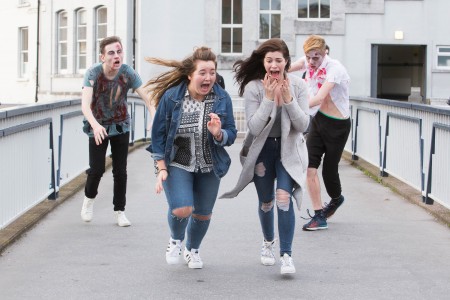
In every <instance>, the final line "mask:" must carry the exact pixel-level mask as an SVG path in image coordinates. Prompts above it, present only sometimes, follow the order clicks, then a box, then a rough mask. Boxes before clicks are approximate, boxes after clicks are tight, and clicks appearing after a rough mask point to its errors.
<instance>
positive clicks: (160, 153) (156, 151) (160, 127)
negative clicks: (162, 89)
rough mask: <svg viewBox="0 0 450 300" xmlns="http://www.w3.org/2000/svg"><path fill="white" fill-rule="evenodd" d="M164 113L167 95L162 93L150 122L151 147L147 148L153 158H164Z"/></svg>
mask: <svg viewBox="0 0 450 300" xmlns="http://www.w3.org/2000/svg"><path fill="white" fill-rule="evenodd" d="M166 114H167V97H166V95H163V96H162V97H161V99H160V101H159V104H158V107H157V108H156V112H155V116H154V118H153V124H152V140H151V147H149V149H150V152H151V154H152V158H153V159H154V160H162V159H164V152H165V148H166V139H167V129H166V126H167V124H166V119H167V118H166Z"/></svg>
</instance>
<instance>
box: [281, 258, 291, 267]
mask: <svg viewBox="0 0 450 300" xmlns="http://www.w3.org/2000/svg"><path fill="white" fill-rule="evenodd" d="M291 262H292V260H291V257H289V256H286V257H284V256H283V257H281V265H282V266H283V267H285V266H290V265H291Z"/></svg>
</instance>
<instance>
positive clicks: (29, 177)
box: [0, 95, 149, 229]
mask: <svg viewBox="0 0 450 300" xmlns="http://www.w3.org/2000/svg"><path fill="white" fill-rule="evenodd" d="M128 109H129V112H130V116H131V128H132V131H131V134H130V144H133V143H134V142H135V141H138V140H142V139H147V133H148V127H149V126H148V123H149V114H148V112H147V109H146V107H145V105H144V103H143V101H142V100H141V99H140V98H137V97H135V96H133V95H130V96H129V97H128ZM82 120H83V114H82V113H81V100H79V99H78V100H67V101H58V102H54V103H46V104H35V105H28V106H22V107H17V108H10V109H8V110H5V111H1V112H0V166H1V170H2V171H1V173H0V195H1V198H0V229H1V228H4V227H5V226H6V225H8V224H9V223H11V222H12V221H14V220H15V219H16V218H18V217H19V216H20V215H22V214H23V213H24V212H26V211H27V210H29V209H30V208H32V207H33V206H35V205H36V204H38V203H39V202H41V201H43V200H45V199H47V198H48V199H56V198H57V197H58V191H59V190H60V188H61V187H62V186H63V185H64V184H66V183H68V182H70V181H71V180H72V179H74V178H75V177H77V176H78V175H80V174H81V173H83V172H85V170H86V169H87V168H88V167H89V157H88V151H87V149H88V138H87V136H86V134H85V133H84V132H83V130H82V126H83V123H82ZM54 141H55V143H54ZM110 153H111V152H110V149H109V147H108V150H107V155H110Z"/></svg>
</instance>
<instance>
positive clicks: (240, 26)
mask: <svg viewBox="0 0 450 300" xmlns="http://www.w3.org/2000/svg"><path fill="white" fill-rule="evenodd" d="M223 1H224V0H222V6H221V7H222V10H223ZM229 1H230V2H231V16H230V18H231V23H230V24H224V23H223V19H222V17H223V16H222V14H221V16H220V18H221V20H220V22H221V32H222V31H223V29H230V31H231V38H230V42H231V49H230V52H223V49H222V44H223V40H222V38H223V36H222V34H221V38H220V50H221V54H224V55H234V54H242V48H243V40H244V37H243V31H244V28H243V24H242V23H235V22H234V20H233V17H234V16H233V10H234V1H241V14H242V15H241V20H242V22H243V17H244V12H243V11H242V10H243V0H229ZM235 29H238V30H240V31H241V51H235V49H234V42H233V41H234V30H235Z"/></svg>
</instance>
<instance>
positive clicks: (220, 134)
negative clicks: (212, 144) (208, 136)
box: [214, 130, 222, 141]
mask: <svg viewBox="0 0 450 300" xmlns="http://www.w3.org/2000/svg"><path fill="white" fill-rule="evenodd" d="M221 137H222V130H221V131H220V132H219V134H218V135H215V136H214V138H215V139H216V141H218V140H219V139H220V138H221Z"/></svg>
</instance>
